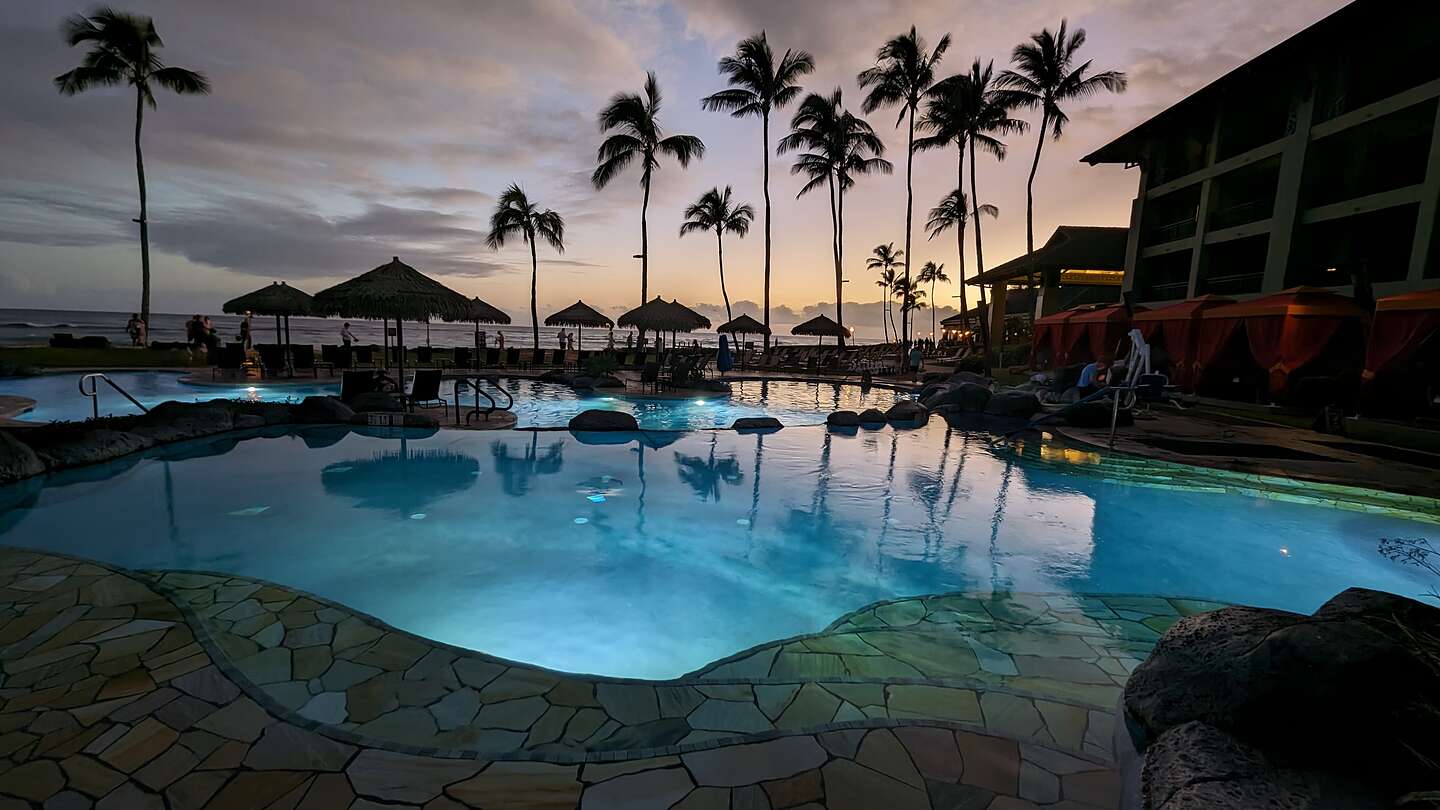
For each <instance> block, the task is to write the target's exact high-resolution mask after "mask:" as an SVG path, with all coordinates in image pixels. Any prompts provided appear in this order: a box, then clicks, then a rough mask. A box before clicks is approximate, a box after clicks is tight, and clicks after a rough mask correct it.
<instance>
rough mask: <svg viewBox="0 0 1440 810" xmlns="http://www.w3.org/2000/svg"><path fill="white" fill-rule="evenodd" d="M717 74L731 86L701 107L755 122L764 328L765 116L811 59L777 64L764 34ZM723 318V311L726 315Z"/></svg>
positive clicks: (790, 97)
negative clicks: (761, 214)
mask: <svg viewBox="0 0 1440 810" xmlns="http://www.w3.org/2000/svg"><path fill="white" fill-rule="evenodd" d="M719 70H720V73H721V74H722V75H724V76H726V77H728V78H729V83H730V87H729V88H728V89H725V90H721V91H720V92H718V93H712V94H711V95H709V96H706V97H705V98H703V99H701V100H700V106H701V107H703V108H704V109H707V110H711V111H722V112H728V113H730V114H731V115H732V116H734V117H736V118H746V117H750V116H759V117H760V140H761V144H760V148H761V151H762V152H763V153H764V162H763V164H762V165H763V166H764V169H763V171H764V174H763V175H762V176H763V178H764V179H763V181H762V186H763V188H764V190H765V326H767V327H768V326H770V111H771V110H780V109H784V107H785V105H787V104H789V103H790V102H791V101H794V100H795V97H796V96H798V95H800V85H799V84H798V81H799V79H800V77H801V76H804V75H806V74H808V73H810V72H812V71H814V70H815V59H814V58H813V57H812V56H810V54H809V53H806V52H805V51H792V50H789V49H788V48H787V49H786V51H785V55H784V56H782V57H780V61H779V62H778V63H777V62H776V61H775V53H774V52H773V51H771V50H770V43H769V42H766V41H765V32H764V31H761V32H760V33H759V34H756V35H754V36H749V37H746V38H745V39H742V40H740V42H739V44H737V45H736V46H735V55H734V56H727V57H725V58H724V59H721V60H720V65H719ZM727 314H728V310H727ZM765 346H766V347H767V348H768V347H769V346H770V333H769V332H768V331H767V332H766V333H765Z"/></svg>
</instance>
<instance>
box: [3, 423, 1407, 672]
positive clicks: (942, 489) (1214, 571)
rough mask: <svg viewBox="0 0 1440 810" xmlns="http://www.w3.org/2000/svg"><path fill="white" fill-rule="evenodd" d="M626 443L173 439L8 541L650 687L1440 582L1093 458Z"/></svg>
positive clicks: (795, 432)
mask: <svg viewBox="0 0 1440 810" xmlns="http://www.w3.org/2000/svg"><path fill="white" fill-rule="evenodd" d="M608 438H609V439H610V440H612V441H615V440H618V441H621V442H623V443H618V444H603V445H588V444H585V443H582V442H581V441H579V440H577V438H576V437H574V436H572V435H570V434H569V433H566V432H563V431H562V432H534V431H503V432H499V433H464V432H458V431H442V432H439V433H437V434H435V435H432V436H428V437H418V436H417V437H413V438H406V439H403V440H402V439H399V438H393V437H391V438H382V437H375V436H367V435H361V434H358V433H347V432H345V431H343V430H340V429H333V428H310V429H305V430H302V431H298V432H296V433H293V434H285V435H280V436H276V437H271V438H260V439H252V440H248V441H241V442H238V443H236V442H235V441H234V440H233V439H230V440H219V441H215V442H210V443H208V444H206V443H200V444H192V445H184V446H176V447H173V448H170V449H169V450H168V451H167V454H166V456H165V458H159V457H156V456H154V455H152V456H150V457H147V458H145V459H144V460H140V461H138V462H133V461H132V462H122V463H119V464H111V465H107V466H106V467H100V468H87V469H81V470H76V471H73V472H72V473H67V474H62V475H60V476H57V477H56V478H55V479H53V480H52V482H51V485H50V486H48V487H45V488H43V489H40V488H38V486H37V485H31V487H30V488H29V489H27V490H24V491H22V490H20V489H19V488H11V489H10V490H8V491H6V490H0V510H3V509H4V508H5V506H6V505H7V503H8V505H10V506H11V507H12V508H10V509H9V510H8V511H3V512H0V542H3V543H7V544H12V545H17V546H28V547H36V548H43V549H48V550H55V551H60V552H65V553H71V554H76V555H81V556H87V557H93V558H96V559H100V560H102V561H106V562H109V563H113V564H118V565H122V566H127V567H132V568H150V567H154V568H184V569H194V570H218V571H224V572H231V573H236V574H242V575H248V576H253V577H258V578H262V579H269V580H273V581H276V582H280V583H282V584H286V585H291V586H294V587H297V588H300V589H303V590H307V591H311V592H314V593H316V594H319V595H320V596H323V597H327V598H330V599H334V600H336V601H338V602H341V603H344V604H347V605H350V606H352V607H354V608H356V609H358V610H361V611H365V612H367V613H371V614H373V615H376V616H378V617H380V618H381V619H383V620H385V621H387V622H389V623H391V624H394V625H396V626H398V627H401V628H403V629H406V630H409V631H411V632H414V633H417V634H419V635H423V636H426V637H430V638H435V639H438V640H441V641H445V642H449V643H452V644H457V645H460V646H464V647H470V648H474V649H480V650H484V651H487V652H491V653H494V654H497V655H501V656H506V657H510V658H515V659H519V660H523V661H528V662H532V663H536V664H540V665H544V666H549V667H553V668H557V669H564V670H572V671H585V672H598V673H603V674H609V675H624V676H636V677H670V676H676V675H679V674H682V673H684V672H686V671H690V670H693V669H696V668H698V667H700V666H702V665H704V664H706V663H708V662H710V661H712V660H714V659H717V658H721V657H724V656H726V655H729V654H732V653H734V652H736V651H739V650H741V649H744V648H746V647H749V646H752V645H755V644H758V643H762V642H765V641H769V640H773V639H776V638H782V637H786V636H791V635H795V634H799V633H805V632H813V631H817V630H820V629H822V628H823V627H824V626H825V625H827V624H828V623H830V622H831V621H832V620H834V619H835V618H837V617H838V616H840V615H841V614H843V613H845V612H848V611H850V610H853V609H855V608H858V607H861V606H862V605H865V604H867V603H870V602H873V601H876V600H880V599H889V598H895V597H898V596H906V595H916V594H925V593H934V592H941V591H950V590H972V591H989V590H1007V589H1014V590H1021V591H1058V592H1076V593H1086V592H1109V593H1160V594H1165V595H1183V596H1194V597H1199V598H1211V599H1219V600H1224V601H1236V602H1244V603H1252V604H1261V605H1267V606H1274V607H1282V608H1288V609H1292V610H1304V611H1309V610H1313V609H1314V608H1315V607H1317V606H1318V605H1319V604H1320V603H1321V602H1322V601H1324V600H1325V599H1326V598H1328V597H1329V596H1330V595H1332V594H1334V593H1335V592H1336V591H1338V590H1340V589H1342V588H1344V587H1347V586H1350V585H1367V586H1370V587H1378V588H1383V589H1387V590H1393V591H1396V592H1401V593H1407V594H1412V595H1413V594H1418V593H1420V592H1421V591H1423V590H1424V588H1425V587H1426V585H1427V583H1425V582H1423V581H1422V580H1420V579H1418V578H1417V576H1416V575H1415V574H1414V573H1413V572H1411V571H1409V570H1406V569H1402V568H1399V567H1397V566H1396V565H1395V564H1394V563H1391V562H1388V561H1386V560H1383V559H1381V558H1380V557H1379V556H1378V555H1377V554H1376V553H1375V543H1376V540H1377V538H1379V537H1387V536H1414V535H1416V534H1421V533H1424V530H1425V529H1426V528H1428V527H1421V526H1418V525H1417V524H1413V523H1408V522H1406V521H1402V520H1398V519H1395V518H1390V517H1382V516H1374V515H1365V514H1359V513H1353V512H1344V511H1340V510H1336V509H1329V508H1322V507H1317V506H1307V505H1300V504H1294V503H1285V502H1279V501H1269V500H1261V499H1253V498H1247V497H1242V496H1238V495H1228V494H1219V493H1213V492H1176V491H1171V490H1161V489H1149V488H1141V487H1132V486H1125V485H1120V484H1114V483H1106V482H1104V481H1103V480H1102V478H1101V477H1100V476H1099V475H1095V474H1093V473H1091V472H1090V471H1089V470H1090V468H1091V466H1092V463H1091V462H1092V459H1091V458H1090V456H1092V455H1094V454H1093V453H1091V452H1089V451H1083V452H1079V453H1078V455H1075V457H1074V458H1075V461H1076V462H1077V463H1074V464H1066V465H1052V464H1044V463H1039V462H1036V461H1031V460H1029V459H1027V458H1022V457H1018V456H1016V455H1014V454H1012V453H1009V452H1007V451H1003V450H1000V449H997V448H996V447H995V446H993V445H992V443H991V437H989V436H988V435H987V434H983V433H975V432H966V431H962V430H958V429H952V428H949V427H948V426H947V425H946V424H945V423H944V422H942V421H940V420H938V419H936V420H932V421H931V423H930V424H929V425H928V426H926V427H924V428H921V429H917V430H909V431H897V430H893V429H890V428H885V429H881V430H861V431H859V432H857V433H854V434H851V435H846V434H840V433H831V432H828V431H826V430H824V429H823V428H787V429H785V430H782V431H780V432H778V433H772V434H768V435H738V434H734V433H731V432H729V431H720V432H701V433H661V432H647V433H644V434H641V435H639V436H638V437H637V436H633V435H626V436H619V437H616V436H611V437H608ZM217 453H218V454H217ZM1042 453H1052V454H1055V457H1059V458H1068V457H1069V456H1070V454H1068V453H1067V452H1066V451H1065V449H1064V448H1060V447H1058V446H1053V445H1052V446H1049V449H1048V450H1047V449H1044V448H1042ZM81 504H83V508H76V507H77V506H78V505H81ZM97 516H103V519H97ZM417 516H423V517H417ZM1282 549H1283V550H1284V551H1283V553H1282V551H1281V550H1282Z"/></svg>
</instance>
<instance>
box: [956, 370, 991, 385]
mask: <svg viewBox="0 0 1440 810" xmlns="http://www.w3.org/2000/svg"><path fill="white" fill-rule="evenodd" d="M950 382H952V383H955V384H956V385H959V384H961V383H974V384H976V385H983V386H985V387H986V388H989V387H990V378H989V377H986V376H985V375H984V374H976V373H975V372H973V371H957V372H955V373H954V374H951V375H950Z"/></svg>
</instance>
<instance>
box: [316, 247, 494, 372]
mask: <svg viewBox="0 0 1440 810" xmlns="http://www.w3.org/2000/svg"><path fill="white" fill-rule="evenodd" d="M311 309H312V311H313V312H314V313H315V314H316V315H339V316H341V317H343V318H371V319H374V318H379V319H381V320H387V319H390V318H394V319H395V344H396V346H397V347H398V349H399V354H400V380H401V384H402V385H403V384H404V379H405V330H404V327H403V326H401V322H402V321H406V320H411V321H428V320H430V319H431V318H444V319H445V320H449V321H467V320H470V313H471V312H472V304H471V301H470V299H468V298H466V297H465V296H463V295H461V294H460V293H458V292H455V291H454V290H452V289H450V288H449V287H446V286H445V285H444V284H441V283H440V282H438V281H436V280H435V279H433V278H430V277H429V276H427V275H425V274H424V273H421V272H420V271H419V270H416V269H415V268H413V267H411V266H410V265H408V264H406V263H404V262H402V261H400V258H399V257H398V256H397V257H392V258H391V259H390V263H389V264H382V265H380V266H379V267H377V268H375V269H374V270H371V271H370V272H368V273H364V274H361V275H359V276H356V277H355V278H352V279H350V280H349V281H343V282H341V283H339V284H336V285H335V286H334V287H331V288H330V289H328V290H321V291H320V292H318V293H316V294H315V299H314V302H313V304H312V307H311Z"/></svg>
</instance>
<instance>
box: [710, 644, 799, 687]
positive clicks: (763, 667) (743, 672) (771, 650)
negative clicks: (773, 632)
mask: <svg viewBox="0 0 1440 810" xmlns="http://www.w3.org/2000/svg"><path fill="white" fill-rule="evenodd" d="M779 652H780V648H779V647H766V648H765V649H763V650H760V651H758V652H755V653H752V654H750V655H747V656H745V657H744V658H740V659H737V660H735V661H731V662H729V663H725V664H721V665H719V666H717V667H715V668H713V669H711V670H709V671H707V672H705V674H704V677H706V678H715V679H723V678H763V677H765V676H766V675H769V674H770V668H771V667H772V666H773V664H774V661H775V656H776V655H777V654H779Z"/></svg>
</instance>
